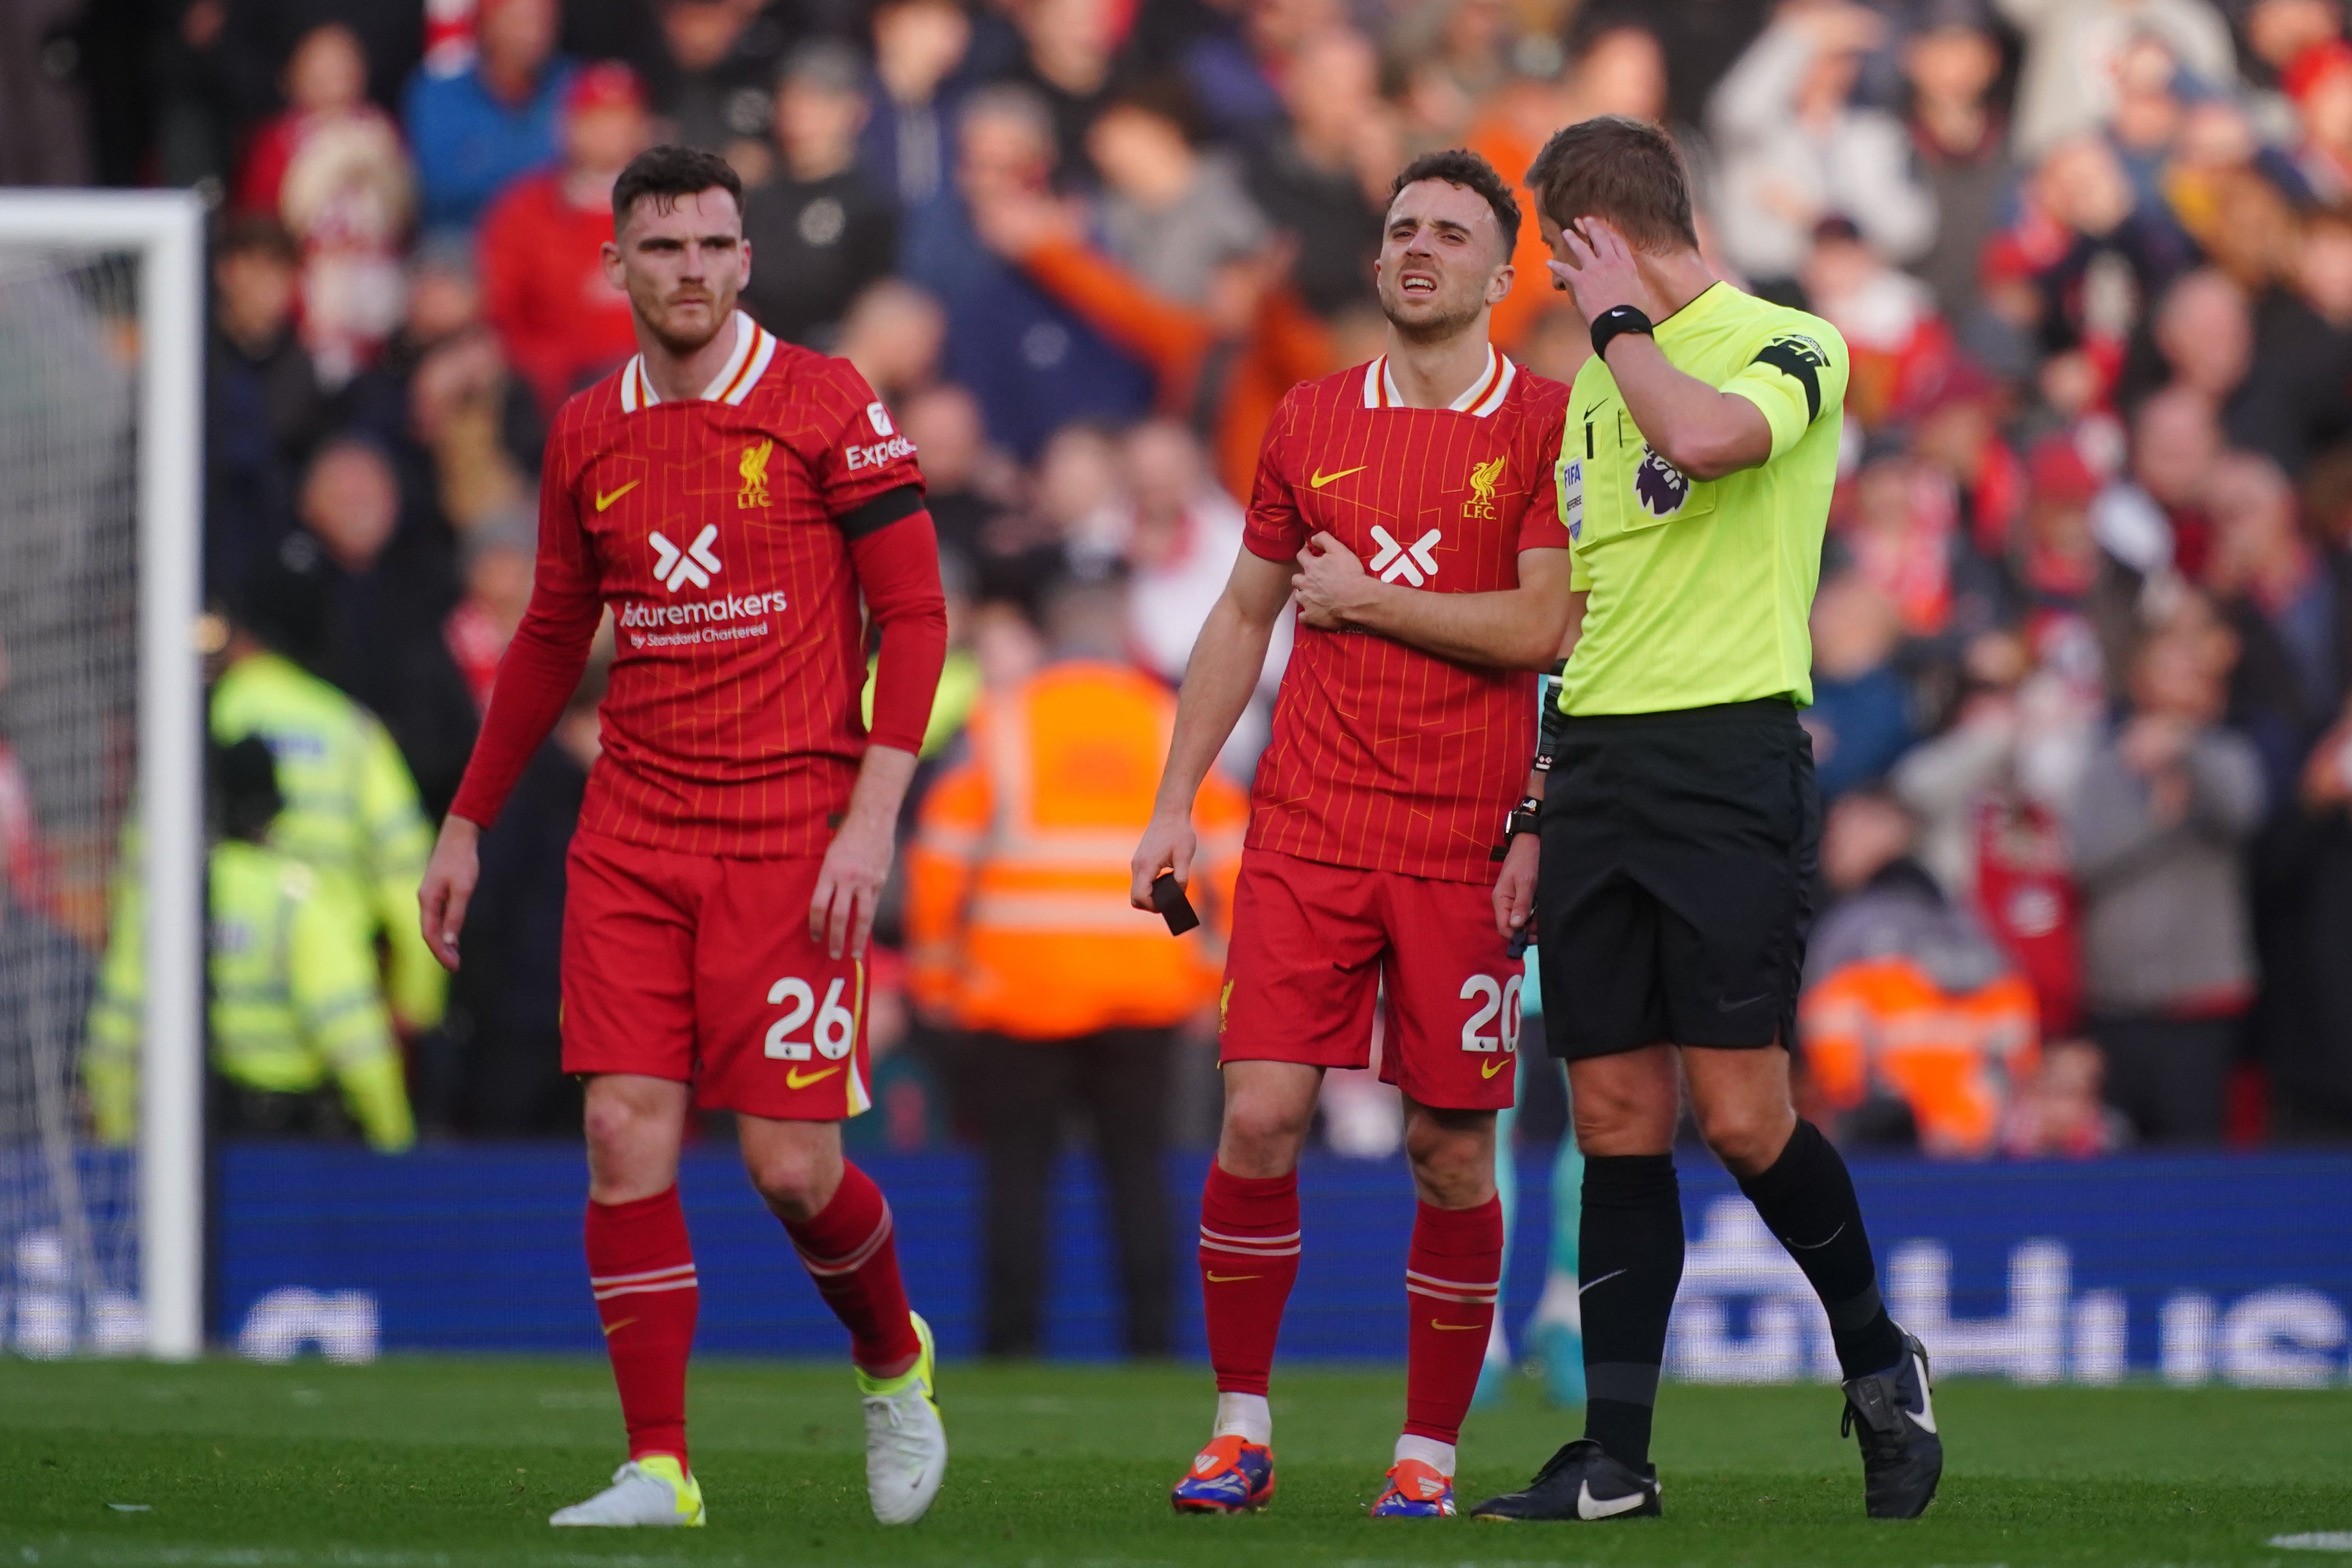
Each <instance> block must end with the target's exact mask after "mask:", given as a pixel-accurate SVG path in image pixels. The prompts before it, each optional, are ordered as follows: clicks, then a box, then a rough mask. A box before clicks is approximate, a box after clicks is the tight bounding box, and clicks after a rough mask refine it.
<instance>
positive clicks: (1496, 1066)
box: [1478, 1057, 1510, 1078]
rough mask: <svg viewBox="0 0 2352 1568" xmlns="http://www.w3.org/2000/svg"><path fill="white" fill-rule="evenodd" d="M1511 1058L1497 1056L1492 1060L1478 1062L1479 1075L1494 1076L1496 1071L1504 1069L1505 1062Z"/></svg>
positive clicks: (1483, 1076) (1482, 1076)
mask: <svg viewBox="0 0 2352 1568" xmlns="http://www.w3.org/2000/svg"><path fill="white" fill-rule="evenodd" d="M1509 1059H1510V1058H1507V1057H1496V1058H1495V1059H1494V1060H1492V1061H1486V1062H1480V1063H1479V1064H1478V1076H1479V1077H1480V1078H1493V1077H1494V1076H1495V1075H1496V1073H1498V1072H1501V1071H1502V1070H1503V1064H1504V1063H1505V1062H1507V1061H1508V1060H1509Z"/></svg>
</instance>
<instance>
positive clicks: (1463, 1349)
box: [1404, 1198, 1503, 1443]
mask: <svg viewBox="0 0 2352 1568" xmlns="http://www.w3.org/2000/svg"><path fill="white" fill-rule="evenodd" d="M1502 1288H1503V1204H1502V1200H1501V1199H1500V1198H1488V1199H1487V1200H1486V1202H1485V1203H1483V1204H1481V1205H1478V1206H1477V1207H1476V1208H1474V1209H1442V1208H1438V1207H1436V1206H1434V1205H1431V1204H1423V1205H1421V1208H1420V1211H1419V1212H1418V1213H1417V1214H1415V1215H1413V1221H1412V1251H1411V1252H1410V1253H1409V1254H1408V1255H1407V1256H1406V1259H1405V1275H1404V1289H1405V1298H1404V1299H1405V1306H1406V1308H1407V1309H1408V1310H1410V1311H1411V1313H1412V1327H1411V1329H1410V1330H1409V1331H1408V1332H1407V1334H1406V1336H1405V1346H1406V1350H1405V1374H1404V1429H1405V1432H1406V1434H1407V1435H1408V1436H1415V1437H1430V1438H1434V1439H1435V1440H1436V1441H1438V1442H1440V1443H1451V1442H1453V1441H1454V1439H1455V1438H1456V1437H1457V1436H1460V1434H1461V1431H1462V1417H1463V1416H1465V1415H1468V1414H1469V1411H1470V1396H1471V1395H1472V1394H1475V1393H1476V1392H1477V1391H1478V1368H1479V1365H1480V1363H1483V1362H1484V1361H1485V1360H1486V1340H1487V1336H1488V1335H1489V1334H1490V1333H1492V1331H1493V1330H1494V1326H1495V1298H1496V1296H1498V1295H1499V1294H1501V1292H1502Z"/></svg>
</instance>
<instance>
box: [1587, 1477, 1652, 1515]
mask: <svg viewBox="0 0 2352 1568" xmlns="http://www.w3.org/2000/svg"><path fill="white" fill-rule="evenodd" d="M1641 1506H1642V1494H1641V1493H1640V1492H1627V1493H1626V1494H1625V1495H1624V1496H1623V1497H1612V1498H1597V1497H1594V1496H1593V1495H1592V1483H1591V1481H1586V1482H1585V1483H1584V1484H1583V1485H1581V1486H1580V1487H1578V1488H1577V1489H1576V1517H1577V1518H1579V1519H1614V1518H1615V1517H1616V1516H1617V1515H1619V1514H1621V1513H1631V1512H1633V1510H1635V1509H1637V1508H1639V1507H1641Z"/></svg>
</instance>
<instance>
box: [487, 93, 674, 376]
mask: <svg viewBox="0 0 2352 1568" xmlns="http://www.w3.org/2000/svg"><path fill="white" fill-rule="evenodd" d="M647 132H648V127H647V123H646V100H645V92H644V90H643V89H641V88H640V87H639V86H638V85H637V78H636V73H635V72H634V71H632V70H630V69H629V68H628V67H626V66H625V65H619V64H616V63H614V62H612V61H605V62H603V63H600V64H597V65H593V66H590V67H587V68H585V69H583V70H582V71H581V72H580V74H579V75H578V76H576V77H574V78H573V79H572V89H571V91H570V92H569V93H568V94H567V95H566V97H565V100H564V105H563V132H562V137H563V161H562V163H561V164H559V165H558V166H557V167H555V168H553V169H551V170H549V171H547V172H546V173H544V174H526V175H524V176H523V177H522V178H521V179H520V180H517V181H516V182H515V183H514V184H512V185H510V186H509V187H508V188H507V192H506V194H505V195H502V196H500V197H499V199H498V200H497V201H495V202H493V203H492V204H491V205H490V210H489V213H488V216H486V217H485V218H484V219H483V222H482V313H483V314H484V315H485V316H486V317H487V318H488V321H489V322H490V324H491V326H493V327H495V328H496V329H497V330H498V333H499V340H500V342H503V343H504V344H505V346H506V351H507V357H508V358H509V359H510V360H512V361H513V362H514V365H515V368H516V369H517V370H518V371H520V373H521V374H522V376H523V378H524V379H525V380H527V381H529V382H530V384H531V386H532V387H533V388H534V389H535V390H536V391H537V392H538V394H539V397H540V403H541V406H542V407H544V408H546V409H547V410H548V411H549V412H553V410H554V408H555V406H556V405H558V404H560V403H562V401H563V399H564V398H565V397H566V396H568V395H571V394H572V392H573V391H574V390H576V389H577V388H579V387H580V386H581V385H583V384H585V383H586V382H589V381H592V380H593V379H594V378H595V377H597V376H599V375H602V374H604V373H605V372H606V371H608V370H610V369H612V368H613V367H614V365H616V364H618V363H621V362H622V361H623V360H625V359H626V358H628V357H629V355H630V354H632V353H635V352H636V346H637V340H636V334H635V330H634V329H633V328H632V327H631V325H630V321H629V300H628V296H627V295H626V294H624V293H623V292H622V291H621V290H620V289H615V288H614V287H613V285H612V284H611V283H609V282H607V281H606V280H605V278H604V244H605V242H606V241H608V240H610V239H611V238H612V237H613V182H614V180H617V179H618V178H620V175H621V171H622V170H623V169H624V168H625V167H626V166H627V165H628V162H629V160H630V159H632V158H634V157H635V156H636V155H637V153H639V152H640V151H641V150H643V148H644V147H645V145H646V137H647Z"/></svg>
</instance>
